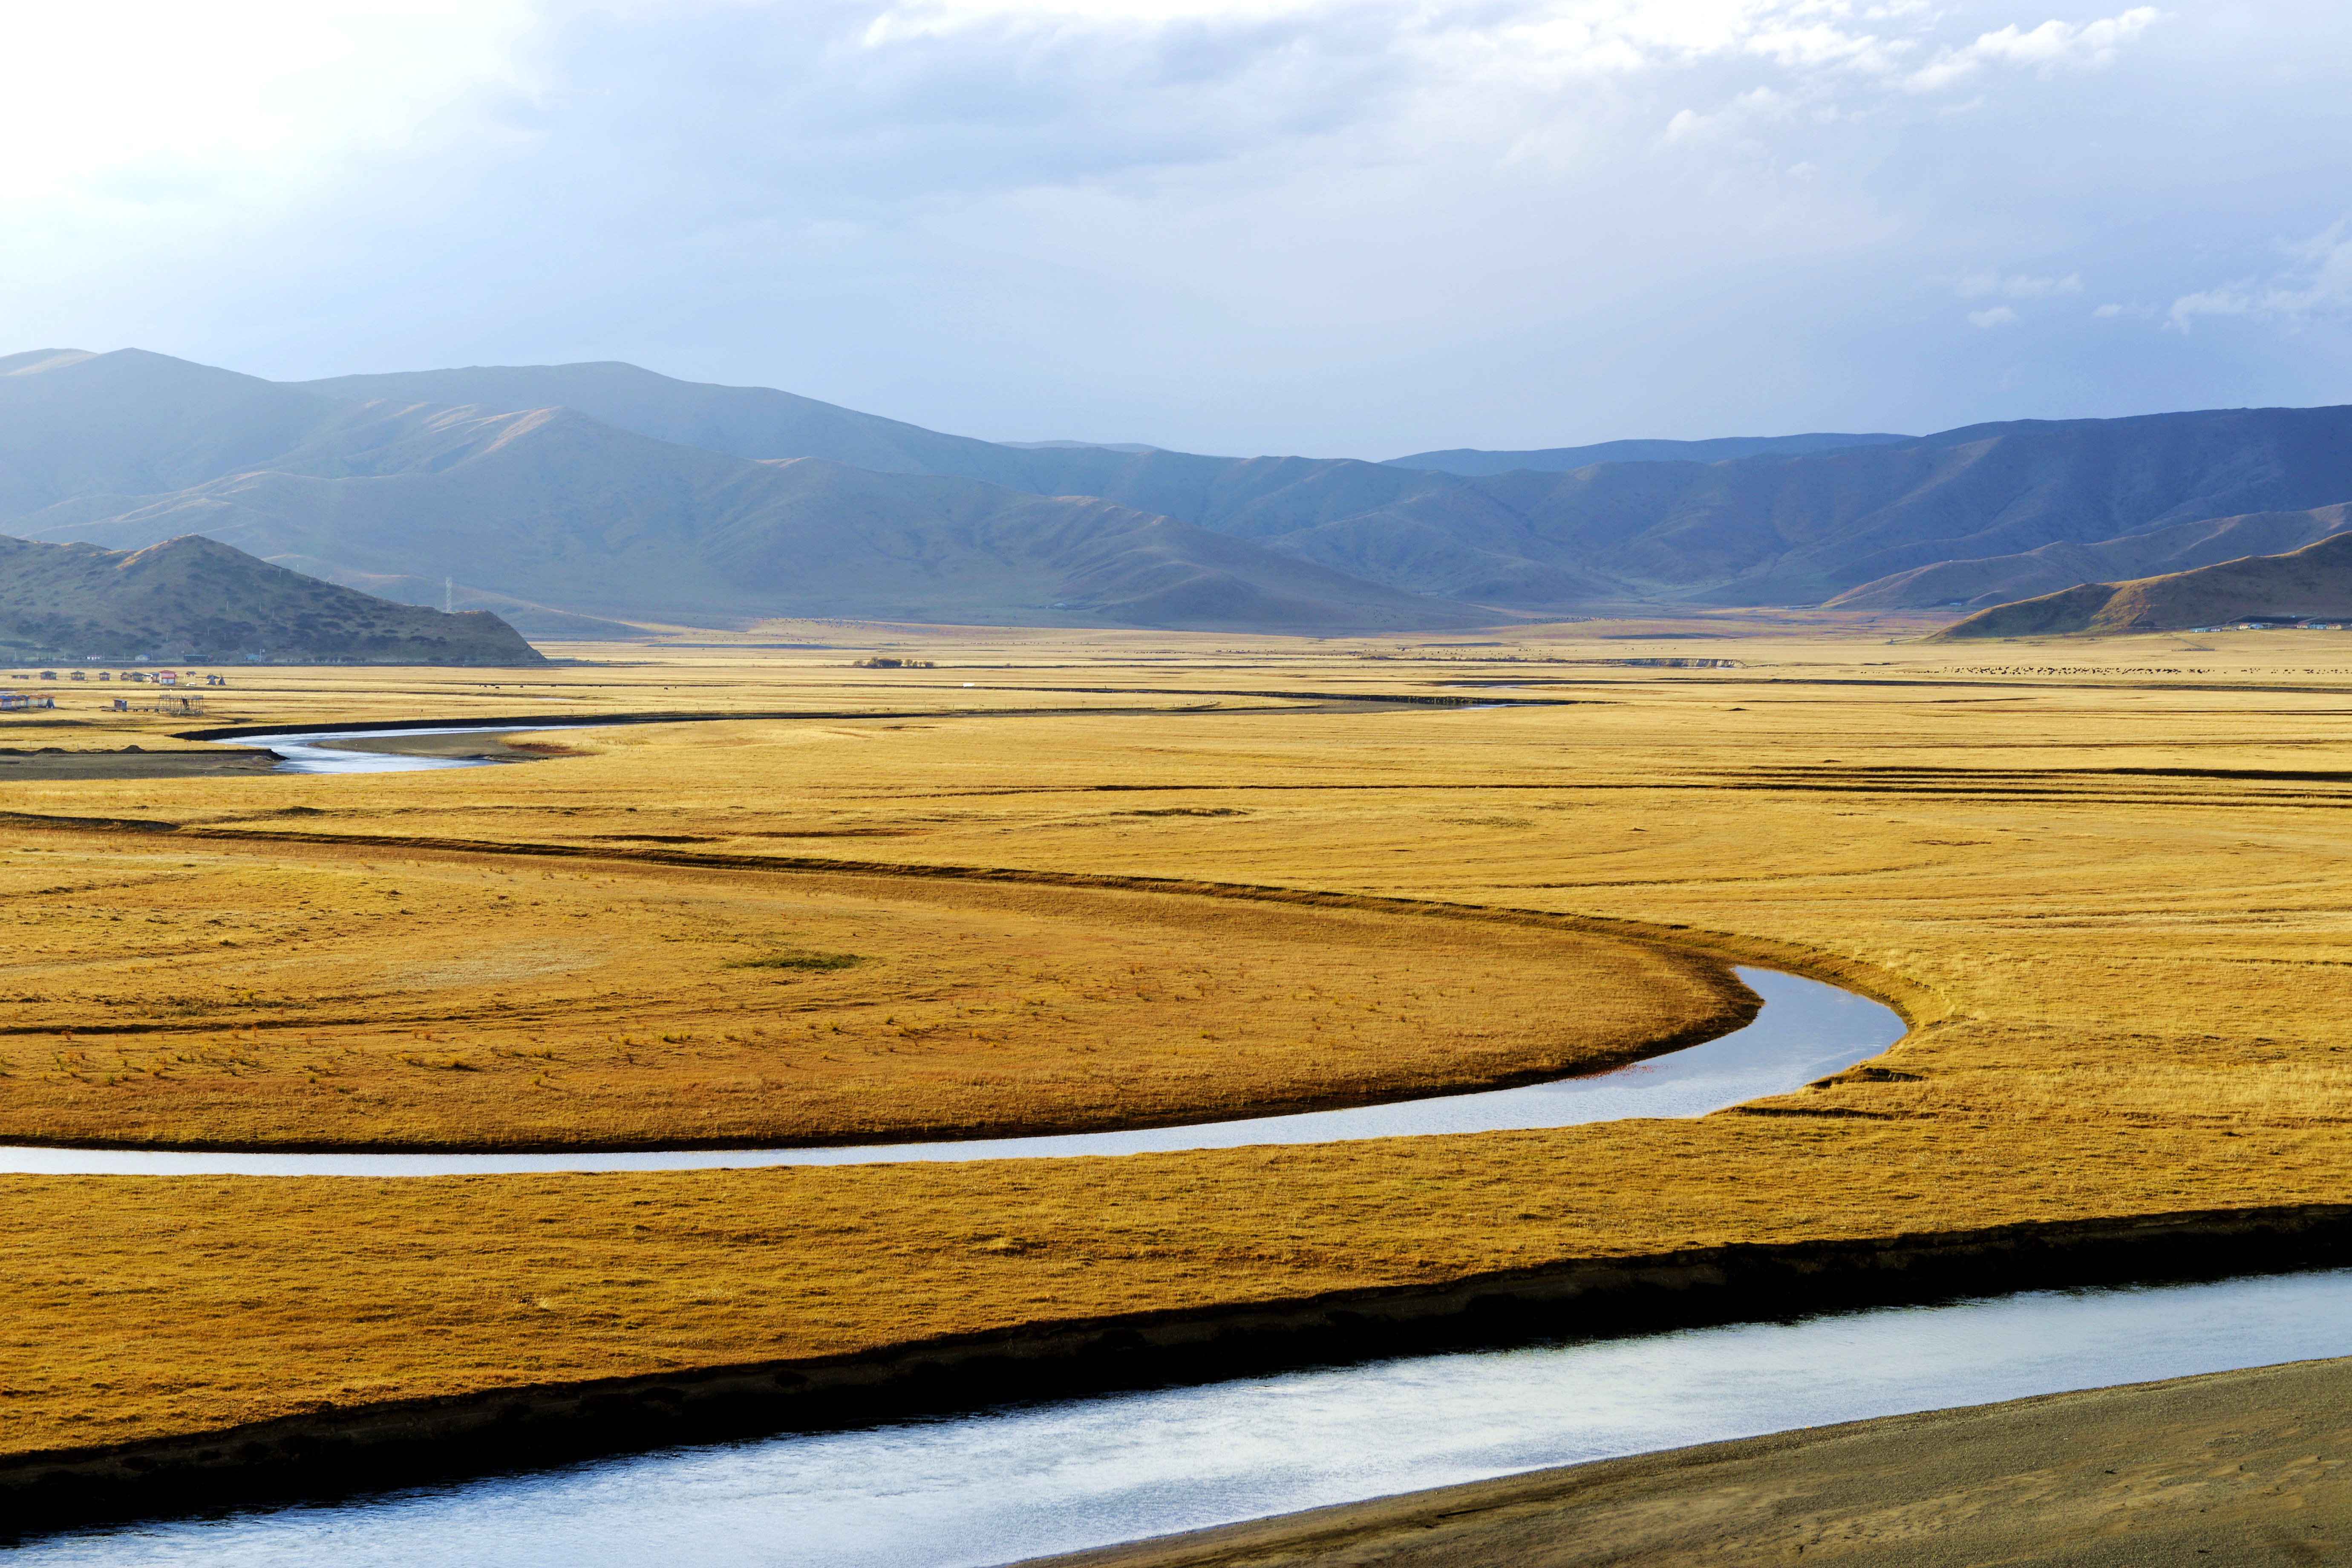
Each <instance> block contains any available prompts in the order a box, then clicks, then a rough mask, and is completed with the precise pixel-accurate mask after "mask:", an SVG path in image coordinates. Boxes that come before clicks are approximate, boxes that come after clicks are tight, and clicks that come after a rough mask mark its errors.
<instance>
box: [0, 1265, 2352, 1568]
mask: <svg viewBox="0 0 2352 1568" xmlns="http://www.w3.org/2000/svg"><path fill="white" fill-rule="evenodd" d="M2347 1353H2352V1270H2337V1271H2334V1272H2329V1273H2317V1274H2298V1275H2282V1276H2273V1277H2268V1278H2256V1279H2231V1280H2226V1281H2223V1282H2221V1283H2218V1284H2200V1285H2175V1286H2163V1287H2156V1288H2142V1289H2121V1290H2079V1291H2052V1292H2040V1293H2035V1294H2032V1295H2021V1296H2007V1297H2001V1298H1997V1299H1994V1300H1977V1301H1963V1302H1958V1303H1955V1304H1951V1305H1948V1306H1938V1307H1912V1308H1895V1309H1885V1310H1875V1311H1864V1312H1849V1313H1837V1314H1825V1315H1822V1316H1818V1317H1812V1318H1806V1319H1802V1320H1800V1321H1794V1322H1786V1323H1745V1324H1738V1325H1734V1326H1730V1327H1725V1328H1708V1329H1692V1330H1685V1331H1681V1332H1677V1333H1670V1334H1657V1335H1650V1336H1644V1337H1642V1338H1637V1339H1615V1340H1598V1341H1585V1342H1573V1343H1563V1344H1558V1345H1547V1346H1538V1347H1530V1348H1524V1349H1517V1350H1507V1351H1485V1352H1455V1353H1451V1354H1444V1355H1425V1356H1411V1357H1403V1358H1400V1359H1396V1360H1391V1361H1382V1362H1376V1363H1370V1364H1368V1365H1360V1366H1350V1367H1339V1368H1324V1369H1318V1370H1314V1371H1308V1372H1293V1373H1283V1374H1280V1375H1277V1376H1270V1377H1250V1378H1240V1379H1235V1380H1233V1381H1230V1382H1225V1383H1217V1384H1208V1385H1206V1386H1186V1387H1172V1388H1162V1389H1153V1390H1149V1391H1146V1392H1142V1393H1132V1394H1108V1395H1102V1396H1098V1397H1094V1398H1087V1399H1070V1400H1056V1401H1053V1402H1050V1403H1041V1404H1037V1405H1012V1406H1005V1407H1001V1408H997V1409H993V1410H987V1411H982V1412H981V1413H978V1414H975V1415H961V1416H955V1417H950V1418H942V1419H938V1420H926V1421H907V1422H897V1423H893V1424H890V1425H888V1426H876V1427H870V1428H866V1429H863V1430H858V1431H849V1432H835V1433H824V1434H817V1435H812V1436H786V1437H774V1438H768V1439H764V1440H760V1441H753V1442H743V1443H729V1444H714V1445H709V1446H704V1447H685V1448H677V1449H671V1450H667V1451H665V1452H660V1453H654V1454H646V1455H639V1456H635V1457H632V1458H623V1459H612V1460H604V1461H599V1462H596V1463H592V1464H583V1465H574V1466H570V1467H566V1468H562V1469H557V1470H550V1471H543V1472H539V1473H535V1474H529V1475H520V1476H501V1477H490V1478H487V1479H480V1480H475V1481H468V1482H465V1483H462V1484H458V1485H454V1486H446V1487H435V1488H425V1489H412V1490H405V1491H400V1492H394V1493H390V1494H386V1495H382V1496H377V1497H371V1498H364V1499H358V1500H351V1501H346V1502H340V1503H333V1504H326V1505H316V1506H303V1507H296V1508H280V1509H270V1510H255V1511H251V1512H247V1513H240V1514H235V1515H232V1516H230V1517H227V1518H226V1519H219V1520H203V1521H173V1522H170V1523H163V1524H152V1525H143V1526H137V1527H132V1528H126V1529H118V1530H110V1531H89V1532H85V1533H82V1534H78V1535H72V1536H63V1537H54V1538H51V1539H48V1540H46V1541H40V1542H34V1543H32V1544H30V1545H27V1546H26V1547H24V1548H22V1549H20V1550H19V1551H18V1552H16V1553H14V1554H13V1555H12V1557H11V1559H10V1563H11V1568H68V1565H72V1568H134V1565H135V1568H161V1565H185V1568H196V1565H207V1568H209V1565H215V1564H217V1565H219V1568H297V1565H299V1568H314V1565H316V1564H320V1563H333V1564H335V1565H336V1568H415V1565H416V1564H419V1563H431V1564H433V1565H434V1568H647V1565H650V1564H656V1563H658V1564H661V1565H663V1568H980V1565H982V1564H995V1563H1010V1562H1013V1561H1015V1560H1018V1559H1021V1558H1024V1557H1032V1556H1037V1555H1041V1554H1044V1553H1046V1552H1068V1551H1076V1550H1077V1549H1079V1548H1081V1547H1087V1546H1096V1545H1107V1544H1109V1543H1111V1542H1119V1541H1129V1540H1134V1539H1136V1538H1138V1537H1140V1536H1148V1535H1159V1534H1165V1533H1169V1532H1171V1531H1180V1530H1192V1529H1198V1528H1201V1527H1202V1526H1205V1525H1210V1524H1218V1523H1223V1522H1226V1521H1234V1520H1241V1519H1253V1518H1257V1517H1259V1516H1261V1515H1265V1514H1270V1513H1282V1512H1287V1511H1289V1510H1294V1509H1302V1508H1315V1507H1318V1506H1321V1505H1323V1504H1327V1503H1336V1502H1347V1501H1351V1500H1357V1499H1361V1498H1370V1497H1380V1496H1383V1495H1386V1494H1390V1493H1393V1492H1400V1491H1409V1490H1413V1489H1419V1488H1423V1487H1434V1486H1445V1485H1450V1484H1452V1483H1454V1482H1456V1481H1466V1480H1475V1479H1479V1478H1482V1477H1486V1476H1497V1475H1507V1474H1509V1473H1511V1472H1513V1471H1517V1470H1527V1469H1535V1468H1542V1467H1545V1466H1549V1465H1564V1464H1574V1463H1576V1462H1578V1461H1580V1460H1585V1459H1597V1458H1610V1457H1612V1456H1616V1455H1622V1454H1635V1453H1643V1452H1648V1451H1651V1450H1654V1449H1659V1448H1671V1447H1681V1446H1683V1445H1685V1444H1690V1443H1704V1442H1712V1441H1716V1440H1717V1439H1721V1438H1727V1437H1739V1436H1753V1435H1755V1434H1759V1433H1763V1432H1775V1431H1781V1430H1785V1429H1787V1428H1790V1427H1794V1426H1823V1425H1827V1424H1829V1423H1832V1422H1837V1421H1851V1420H1858V1419H1862V1418H1864V1417H1867V1416H1873V1415H1895V1414H1897V1413H1899V1412H1903V1411H1911V1410H1933V1409H1939V1408H1943V1407H1947V1406H1950V1405H1972V1404H1980V1403H1985V1402H1988V1401H1991V1400H1997V1399H2012V1398H2016V1397H2019V1396H2021V1395H2024V1394H2047V1393H2054V1392H2057V1391H2059V1390H2063V1389H2071V1388H2092V1387H2098V1386H2102V1385H2105V1384H2115V1383H2131V1382H2139V1381H2145V1380H2149V1379H2155V1378H2161V1377H2176V1376H2182V1375H2185V1374H2188V1373H2203V1372H2221V1371H2225V1370H2227V1369H2230V1368H2232V1367H2244V1366H2260V1365H2265V1364H2268V1363H2274V1362H2283V1361H2295V1360H2303V1359H2307V1358H2311V1357H2317V1356H2330V1355H2345V1354H2347Z"/></svg>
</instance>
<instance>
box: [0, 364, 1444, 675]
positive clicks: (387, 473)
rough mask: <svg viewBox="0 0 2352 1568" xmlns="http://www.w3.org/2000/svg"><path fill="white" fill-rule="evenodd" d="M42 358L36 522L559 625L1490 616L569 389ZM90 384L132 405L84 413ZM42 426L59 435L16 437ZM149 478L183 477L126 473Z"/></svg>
mask: <svg viewBox="0 0 2352 1568" xmlns="http://www.w3.org/2000/svg"><path fill="white" fill-rule="evenodd" d="M40 363H41V364H42V365H44V366H46V368H40V369H38V370H37V371H31V372H28V373H27V374H16V375H11V374H6V373H5V370H0V465H13V468H14V471H15V472H16V474H17V475H18V476H19V477H20V479H21V480H22V482H21V483H19V484H18V485H17V486H16V489H15V491H14V493H13V495H8V496H6V497H5V501H6V503H7V504H10V505H14V506H17V507H22V506H25V505H26V503H27V502H39V501H43V500H47V501H48V503H49V504H47V505H44V506H40V507H39V508H38V510H29V511H26V512H24V513H23V514H22V515H20V516H18V517H17V519H16V522H15V523H14V524H13V526H15V527H16V528H17V529H18V531H22V532H24V533H26V534H30V535H33V536H37V537H39V538H42V539H47V540H83V541H90V542H100V543H104V544H107V545H110V546H116V547H121V546H138V545H143V544H147V543H150V542H156V541H159V540H163V539H166V538H171V537H173V536H176V535H179V534H184V533H188V532H194V531H200V532H202V533H204V534H205V535H207V536H209V537H211V538H214V539H217V540H221V541H224V542H228V543H232V544H235V545H236V546H238V547H239V548H241V549H244V550H247V551H248V552H252V553H253V554H256V555H258V556H262V557H264V558H267V559H272V560H284V561H287V562H289V563H299V564H300V565H302V567H303V569H304V570H306V571H309V572H312V573H315V574H319V575H320V576H324V577H330V578H337V579H341V580H344V581H350V582H361V583H365V584H368V585H370V586H376V585H379V584H383V585H385V586H386V587H387V590H388V591H399V590H400V589H401V588H403V587H407V588H409V590H410V591H412V592H413V591H414V586H424V587H425V589H426V592H427V593H428V594H430V591H431V586H432V585H434V584H438V582H439V581H440V580H441V579H442V578H444V577H445V576H446V577H450V578H454V579H456V580H457V582H460V583H462V584H466V585H467V589H468V590H469V602H475V599H474V598H473V596H472V595H480V594H484V593H487V594H488V595H494V597H493V599H492V602H496V603H499V604H500V605H501V606H502V607H505V608H507V609H508V610H509V613H511V614H514V615H515V616H516V618H517V619H518V621H520V622H521V623H522V624H523V625H525V626H533V625H534V624H535V622H534V616H538V615H541V614H545V615H549V616H553V617H554V618H555V619H556V622H557V624H556V625H554V626H550V627H546V628H543V635H544V633H551V634H552V635H565V634H566V632H567V631H569V630H570V629H571V627H570V626H567V625H565V624H564V623H565V622H568V621H570V619H571V618H572V617H578V616H587V617H591V618H603V619H605V620H614V621H627V620H634V621H646V620H653V621H664V622H670V623H675V624H683V625H698V624H709V623H710V622H711V621H712V620H713V619H714V618H716V619H724V620H728V621H731V622H741V621H745V620H751V619H758V618H761V617H765V616H781V615H795V616H850V617H857V618H866V619H886V620H917V621H966V622H980V623H1003V622H1007V621H1010V622H1013V623H1014V624H1031V625H1067V624H1090V623H1091V624H1114V625H1118V624H1127V625H1147V626H1183V627H1200V628H1203V629H1247V628H1252V627H1259V626H1278V627H1281V628H1284V629H1292V630H1311V631H1338V630H1364V629H1379V630H1391V629H1418V628H1423V627H1428V628H1437V627H1452V626H1464V625H1470V624H1476V623H1478V622H1479V621H1480V620H1482V619H1485V618H1490V617H1484V616H1481V615H1480V613H1478V612H1475V611H1472V610H1469V609H1466V608H1465V607H1463V606H1460V605H1450V604H1445V603H1441V602H1436V601H1432V600H1427V599H1419V598H1415V597H1414V596H1412V595H1409V594H1405V593H1402V592H1399V591H1397V590H1394V589H1391V588H1387V587H1384V586H1381V585H1379V584H1371V583H1368V582H1364V581H1361V580H1360V579H1356V578H1353V577H1349V576H1348V575H1346V574H1341V573H1339V572H1335V571H1330V570H1328V569H1324V568H1319V567H1317V566H1315V565H1312V564H1310V563H1302V562H1299V561H1297V560H1294V559H1291V558H1288V557H1285V556H1282V555H1278V554H1275V553H1272V552H1266V551H1264V550H1261V549H1258V548H1256V547H1255V546H1253V545H1250V544H1247V543H1245V542H1242V541H1240V540H1237V539H1234V538H1233V537H1231V536H1229V535H1223V534H1218V533H1214V532H1212V531H1206V530H1202V529H1197V528H1193V527H1190V526H1188V525H1186V524H1183V523H1180V522H1176V521H1171V520H1169V519H1166V518H1160V517H1153V516H1150V515H1148V514H1144V513H1139V512H1137V511H1134V510H1130V509H1128V508H1123V507H1118V506H1115V505H1112V504H1109V503H1108V502H1105V501H1101V500H1094V499H1092V498H1088V497H1077V498H1052V497H1045V496H1039V495H1032V494H1024V493H1022V492H1019V491H1015V490H1011V489H1004V488H1003V487H999V486H995V485H991V484H986V483H982V482H978V481H974V480H971V479H960V478H952V477H941V476H936V475H911V474H885V473H878V472H875V471H871V470H867V469H861V468H851V467H847V466H845V465H843V464H840V463H836V462H830V461H826V460H824V459H820V458H798V459H791V460H780V461H769V462H759V461H747V460H745V459H743V458H736V457H732V456H730V455H727V454H724V453H720V452H718V451H715V450H712V449H709V448H707V447H689V446H682V445H678V444H676V443H672V442H667V441H662V440H659V439H656V438H653V437H646V436H643V435H639V434H636V433H635V432H632V431H629V430H625V429H623V428H620V427H618V426H613V425H610V424H606V423H604V422H603V421H601V420H598V419H595V418H593V417H592V416H588V415H586V414H583V413H581V412H579V411H578V410H576V409H572V408H569V407H547V408H539V409H532V410H528V411H523V412H516V413H500V412H492V411H489V410H487V409H484V408H482V407H478V406H474V407H454V408H453V407H446V406H442V405H433V404H415V403H407V404H404V403H395V402H391V401H375V402H369V403H354V402H351V401H349V400H347V399H342V398H337V397H331V396H328V395H323V394H320V393H317V392H312V391H308V390H305V389H302V388H298V387H287V386H279V385H277V384H271V383H268V382H258V381H256V380H255V379H254V378H252V377H248V376H240V375H237V374H235V373H233V372H228V371H220V370H212V369H209V368H207V367H203V366H193V365H188V364H186V363H184V362H181V361H176V360H169V359H166V358H164V356H161V355H151V354H141V353H136V352H133V351H126V352H125V353H121V354H114V355H98V356H85V357H81V358H78V359H76V358H68V359H65V360H59V359H58V358H57V357H56V356H51V357H50V358H49V359H47V360H44V361H42V362H40ZM90 408H100V409H107V408H110V409H113V410H115V411H116V412H117V414H118V417H116V418H114V419H112V420H108V419H100V421H99V422H98V424H99V426H100V427H99V428H98V429H96V430H87V429H83V428H81V426H80V424H79V423H78V417H79V416H80V415H81V414H82V411H84V410H88V409H90ZM241 421H242V422H244V423H246V424H247V425H250V426H254V427H256V428H257V429H258V430H260V431H261V432H263V433H264V436H266V437H267V439H268V440H274V441H278V442H280V443H283V444H284V449H283V450H282V451H280V452H279V453H278V455H276V456H274V457H270V458H267V459H264V460H261V461H259V462H255V461H253V460H252V459H251V457H250V454H251V452H252V451H253V449H254V448H255V447H257V446H258V445H260V444H261V440H262V438H263V437H252V438H249V439H245V440H238V439H236V438H234V437H236V434H237V432H238V429H239V427H240V422H241ZM116 426H122V427H127V428H131V429H133V430H148V429H163V430H170V431H172V432H173V433H175V435H177V436H178V437H180V438H179V440H178V443H177V454H178V455H177V457H176V458H175V462H174V464H173V466H172V467H171V468H168V470H166V469H164V468H159V467H158V465H157V464H155V463H154V462H152V461H149V460H146V459H145V458H141V457H140V456H139V454H138V452H137V451H135V450H131V449H127V448H126V447H125V444H124V443H123V442H122V441H121V440H120V439H119V438H117V437H115V436H114V435H112V434H111V432H112V431H113V430H114V428H115V427H116ZM22 437H30V440H31V442H32V443H37V449H31V450H20V447H25V446H26V445H27V442H26V440H25V439H23V438H22ZM973 445H976V446H981V447H986V446H987V443H973ZM991 449H993V448H991ZM60 453H63V454H65V455H66V457H67V458H70V460H69V461H62V462H61V461H60V460H59V459H58V454H60ZM1007 456H1008V457H1015V456H1018V455H1017V454H1007ZM152 478H165V479H176V480H179V481H181V482H182V488H178V489H169V490H166V491H163V493H160V494H158V493H145V494H141V493H125V491H126V489H127V487H128V486H129V485H131V484H136V483H140V482H145V481H147V480H149V479H152ZM68 491H74V492H78V493H71V494H66V493H65V492H68ZM60 495H63V496H64V499H58V500H50V498H52V497H58V496H60Z"/></svg>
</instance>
